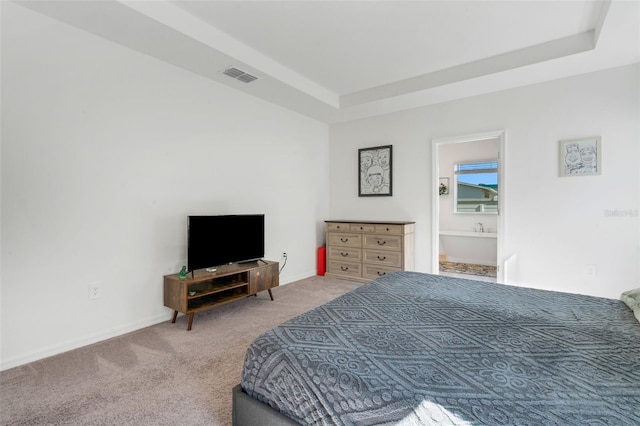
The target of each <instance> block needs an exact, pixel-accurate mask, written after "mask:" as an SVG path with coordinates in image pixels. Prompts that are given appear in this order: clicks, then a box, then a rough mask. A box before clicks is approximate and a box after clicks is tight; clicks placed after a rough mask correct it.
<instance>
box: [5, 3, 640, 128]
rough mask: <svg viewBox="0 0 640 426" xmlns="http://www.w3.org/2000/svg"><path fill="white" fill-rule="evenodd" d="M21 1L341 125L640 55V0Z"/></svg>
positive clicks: (633, 60)
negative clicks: (247, 78)
mask: <svg viewBox="0 0 640 426" xmlns="http://www.w3.org/2000/svg"><path fill="white" fill-rule="evenodd" d="M17 3H18V4H21V5H23V6H25V7H28V8H30V9H32V10H35V11H37V12H40V13H43V14H45V15H48V16H50V17H52V18H55V19H58V20H60V21H63V22H65V23H68V24H70V25H73V26H75V27H78V28H80V29H83V30H86V31H88V32H91V33H93V34H95V35H98V36H100V37H103V38H106V39H108V40H111V41H113V42H116V43H119V44H121V45H123V46H126V47H129V48H131V49H134V50H136V51H139V52H142V53H145V54H148V55H151V56H153V57H156V58H158V59H160V60H162V61H165V62H168V63H170V64H173V65H175V66H178V67H181V68H184V69H186V70H189V71H191V72H193V73H196V74H198V75H200V76H202V77H205V78H208V79H211V80H214V81H217V82H219V83H222V84H225V85H227V86H230V87H233V88H234V89H237V90H240V91H243V92H245V93H248V94H250V95H252V96H256V97H258V98H261V99H264V100H266V101H268V102H271V103H274V104H277V105H280V106H282V107H285V108H288V109H291V110H294V111H297V112H299V113H301V114H304V115H307V116H309V117H312V118H315V119H318V120H321V121H324V122H328V123H332V122H340V121H347V120H354V119H359V118H364V117H369V116H375V115H379V114H385V113H390V112H394V111H399V110H403V109H408V108H414V107H418V106H423V105H431V104H436V103H440V102H446V101H450V100H455V99H460V98H464V97H469V96H474V95H478V94H482V93H488V92H494V91H498V90H504V89H508V88H513V87H518V86H523V85H529V84H535V83H538V82H543V81H548V80H553V79H558V78H564V77H568V76H572V75H577V74H583V73H587V72H592V71H597V70H601V69H607V68H612V67H616V66H622V65H627V64H631V63H636V62H640V30H639V27H640V2H639V1H638V0H631V1H619V0H613V1H608V0H607V1H605V0H596V1H594V0H590V1H582V0H572V1H566V0H560V1H540V0H534V1H515V0H514V1H491V0H485V1H482V0H471V1H335V0H334V1H203V0H198V1H187V0H184V1H153V0H151V1H140V0H134V1H128V0H121V1H115V0H109V1H78V0H69V1H51V0H47V1H17ZM230 67H232V68H236V69H238V70H241V71H243V72H245V73H247V74H249V75H251V76H255V77H257V79H256V80H254V81H252V82H250V83H244V82H242V81H241V80H238V79H234V78H232V77H230V76H228V75H225V74H224V73H223V71H224V70H225V69H227V68H230Z"/></svg>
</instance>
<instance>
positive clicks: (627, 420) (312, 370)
mask: <svg viewBox="0 0 640 426" xmlns="http://www.w3.org/2000/svg"><path fill="white" fill-rule="evenodd" d="M241 383H242V387H243V388H244V390H245V391H246V392H247V393H248V394H249V395H250V396H251V397H253V398H255V399H258V400H260V401H262V402H264V403H266V404H268V405H270V406H271V407H273V408H275V409H276V410H278V411H280V412H281V413H284V414H285V415H286V416H288V417H290V418H292V419H294V420H295V421H297V422H300V423H302V424H318V425H324V424H327V425H328V424H337V425H372V424H403V425H405V424H406V425H412V424H416V425H417V424H420V425H429V424H438V425H446V424H455V425H462V424H465V425H467V424H472V425H479V424H486V425H502V424H513V425H551V424H555V425H601V424H602V425H605V424H609V425H640V323H638V322H637V321H636V320H635V318H634V316H633V313H632V312H631V310H629V309H628V308H627V307H626V306H625V305H624V304H623V303H622V302H620V301H617V300H611V299H604V298H597V297H590V296H582V295H576V294H568V293H559V292H551V291H542V290H534V289H529V288H522V287H513V286H507V285H502V284H494V283H485V282H478V281H471V280H464V279H457V278H448V277H441V276H436V275H427V274H420V273H414V272H398V273H393V274H388V275H386V276H384V277H381V278H379V279H377V280H375V281H372V282H370V283H368V284H365V285H363V286H361V287H359V288H357V289H356V290H353V291H351V292H350V293H347V294H345V295H343V296H341V297H339V298H337V299H335V300H333V301H331V302H329V303H327V304H325V305H322V306H320V307H318V308H316V309H314V310H312V311H309V312H307V313H305V314H303V315H300V316H298V317H296V318H294V319H292V320H290V321H288V322H286V323H284V324H282V325H280V326H278V327H276V328H275V329H273V330H271V331H269V332H267V333H265V334H263V335H262V336H260V337H259V338H258V339H257V340H256V341H255V342H254V343H253V344H252V345H251V346H250V347H249V349H248V350H247V353H246V358H245V363H244V370H243V375H242V381H241Z"/></svg>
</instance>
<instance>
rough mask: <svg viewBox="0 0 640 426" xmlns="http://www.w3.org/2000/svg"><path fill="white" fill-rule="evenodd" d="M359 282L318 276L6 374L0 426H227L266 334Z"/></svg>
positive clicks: (0, 384) (0, 378) (0, 376)
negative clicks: (251, 352)
mask: <svg viewBox="0 0 640 426" xmlns="http://www.w3.org/2000/svg"><path fill="white" fill-rule="evenodd" d="M359 285H361V284H359V283H353V282H349V281H342V280H337V279H331V278H326V277H311V278H307V279H304V280H301V281H297V282H295V283H291V284H288V285H285V286H281V287H277V288H275V289H273V295H274V298H275V301H274V302H271V301H270V300H269V295H268V294H267V293H266V292H263V293H261V294H259V295H258V297H248V298H246V299H242V300H239V301H236V302H233V303H229V304H227V305H224V306H220V307H216V308H213V309H211V310H209V311H204V312H200V313H197V314H196V315H195V319H194V322H193V330H191V331H189V332H188V331H186V327H187V324H186V323H187V322H186V319H187V318H186V317H185V316H181V317H179V318H178V321H177V322H176V324H171V323H170V322H169V321H167V322H165V323H162V324H158V325H155V326H152V327H148V328H145V329H143V330H139V331H136V332H133V333H129V334H126V335H123V336H119V337H116V338H113V339H110V340H107V341H104V342H100V343H96V344H94V345H90V346H86V347H84V348H80V349H76V350H73V351H69V352H66V353H64V354H60V355H57V356H54V357H50V358H47V359H44V360H40V361H36V362H33V363H30V364H26V365H23V366H20V367H16V368H13V369H10V370H6V371H3V372H0V416H1V417H0V418H1V421H2V424H3V425H45V424H56V425H57V424H64V425H114V424H119V425H130V424H136V425H140V424H142V425H185V424H188V425H230V424H231V388H232V387H233V386H234V385H236V384H237V383H238V382H239V381H240V370H241V368H242V363H243V360H244V353H245V350H246V348H247V347H248V345H249V344H250V343H251V342H252V341H253V340H254V339H255V338H256V337H257V336H259V335H260V334H262V333H263V332H264V331H266V330H268V329H270V328H272V327H274V326H276V325H278V324H280V323H282V322H284V321H286V320H288V319H290V318H292V317H294V316H296V315H298V314H300V313H302V312H306V311H308V310H310V309H312V308H314V307H316V306H318V305H320V304H322V303H325V302H327V301H329V300H332V299H334V298H336V297H338V296H340V295H341V294H344V293H346V292H347V291H349V290H352V289H354V288H356V287H358V286H359Z"/></svg>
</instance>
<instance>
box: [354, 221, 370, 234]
mask: <svg viewBox="0 0 640 426" xmlns="http://www.w3.org/2000/svg"><path fill="white" fill-rule="evenodd" d="M375 231H376V226H375V225H373V224H371V223H352V224H350V225H349V232H368V233H370V234H371V233H373V232H375Z"/></svg>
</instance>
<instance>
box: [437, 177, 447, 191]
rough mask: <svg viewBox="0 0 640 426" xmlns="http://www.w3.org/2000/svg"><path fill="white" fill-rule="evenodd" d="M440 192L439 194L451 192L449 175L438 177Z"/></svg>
mask: <svg viewBox="0 0 640 426" xmlns="http://www.w3.org/2000/svg"><path fill="white" fill-rule="evenodd" d="M438 194H439V195H447V194H449V178H448V177H441V178H438Z"/></svg>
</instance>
